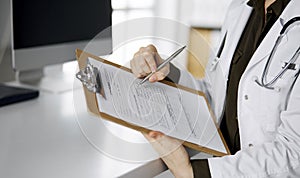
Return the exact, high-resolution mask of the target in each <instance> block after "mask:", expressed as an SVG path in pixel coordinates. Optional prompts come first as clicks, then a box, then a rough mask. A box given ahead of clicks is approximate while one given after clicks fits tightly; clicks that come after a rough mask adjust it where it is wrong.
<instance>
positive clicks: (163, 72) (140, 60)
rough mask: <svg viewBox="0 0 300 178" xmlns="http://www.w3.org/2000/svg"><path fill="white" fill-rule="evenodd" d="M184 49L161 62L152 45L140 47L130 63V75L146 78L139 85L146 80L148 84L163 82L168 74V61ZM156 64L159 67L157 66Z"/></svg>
mask: <svg viewBox="0 0 300 178" xmlns="http://www.w3.org/2000/svg"><path fill="white" fill-rule="evenodd" d="M184 48H185V46H184V47H182V48H180V49H179V50H177V51H176V52H175V53H173V54H172V55H171V56H170V57H168V58H167V59H166V60H163V59H162V58H161V57H160V56H159V54H158V53H157V50H156V48H155V47H154V46H153V45H148V46H147V47H142V48H140V50H139V51H138V52H136V53H135V55H134V57H133V59H132V60H131V61H130V66H131V70H132V73H133V74H134V75H135V76H136V77H138V78H143V77H146V78H144V80H142V81H141V82H140V84H142V83H144V82H145V81H146V80H149V81H150V82H157V81H160V80H163V79H164V78H165V77H166V76H167V75H168V74H169V72H170V64H169V63H170V61H171V60H173V59H174V58H175V57H176V56H177V55H178V54H179V53H180V52H182V51H183V49H184ZM157 64H159V65H158V66H157Z"/></svg>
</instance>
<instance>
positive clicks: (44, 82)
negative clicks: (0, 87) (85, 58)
mask: <svg viewBox="0 0 300 178" xmlns="http://www.w3.org/2000/svg"><path fill="white" fill-rule="evenodd" d="M76 68H77V63H76V61H72V62H68V63H65V64H58V65H51V66H46V67H44V68H43V69H36V70H30V71H21V72H18V73H17V81H18V82H19V83H20V84H21V85H26V86H28V87H29V88H34V89H38V90H40V91H45V92H50V93H63V92H68V91H72V90H73V89H77V88H80V87H81V86H80V85H78V82H74V80H75V72H76Z"/></svg>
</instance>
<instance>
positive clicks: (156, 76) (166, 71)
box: [149, 64, 170, 82]
mask: <svg viewBox="0 0 300 178" xmlns="http://www.w3.org/2000/svg"><path fill="white" fill-rule="evenodd" d="M169 72H170V67H169V64H167V65H166V66H165V67H163V68H162V69H160V70H159V71H157V72H155V73H154V74H153V75H152V76H151V77H150V78H149V81H150V82H157V81H160V80H163V79H164V78H166V76H167V75H168V74H169Z"/></svg>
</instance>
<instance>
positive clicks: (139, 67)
mask: <svg viewBox="0 0 300 178" xmlns="http://www.w3.org/2000/svg"><path fill="white" fill-rule="evenodd" d="M131 67H132V69H133V72H136V73H137V75H141V74H148V73H151V72H154V71H155V70H156V62H155V57H154V54H152V53H149V52H142V53H141V52H137V53H136V54H135V55H134V57H133V59H132V60H131ZM134 74H135V73H134Z"/></svg>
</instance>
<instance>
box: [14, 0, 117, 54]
mask: <svg viewBox="0 0 300 178" xmlns="http://www.w3.org/2000/svg"><path fill="white" fill-rule="evenodd" d="M12 11H13V34H14V38H13V40H14V49H23V48H31V47H37V46H45V45H53V44H58V43H68V42H76V41H83V40H90V39H92V38H93V37H95V36H96V35H97V34H98V33H100V32H101V31H102V30H104V29H105V28H107V27H109V26H111V13H112V9H111V4H110V0H84V1H81V0H26V1H24V0H13V3H12ZM107 35H110V34H107Z"/></svg>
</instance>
